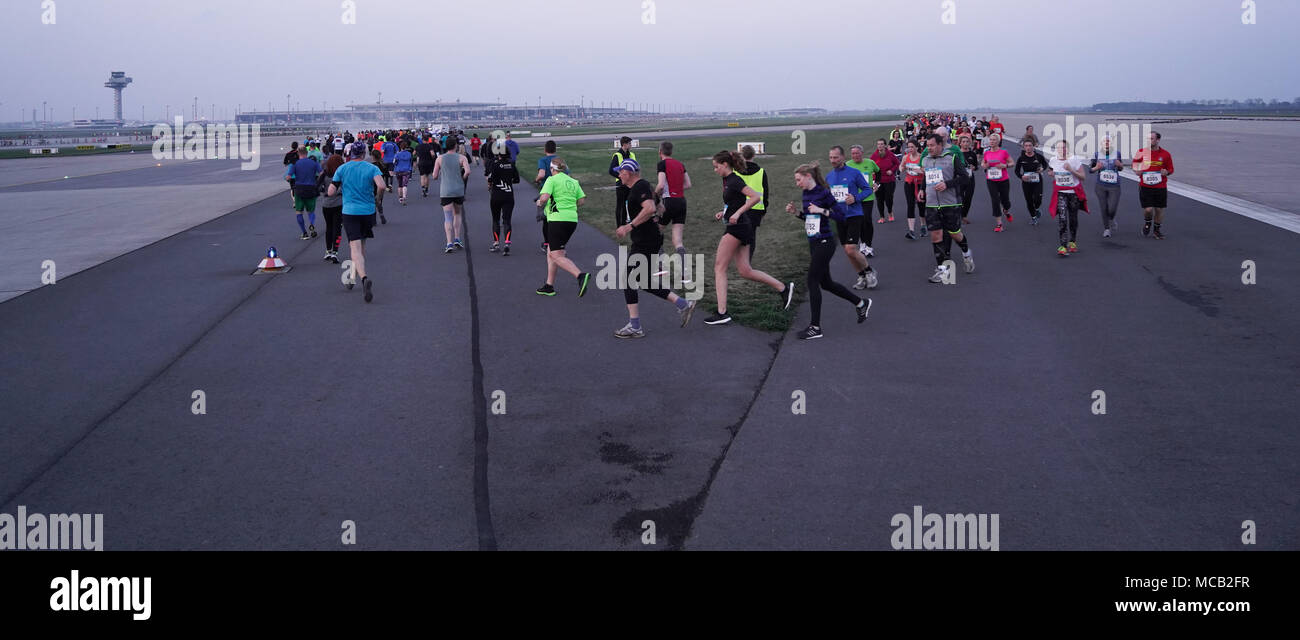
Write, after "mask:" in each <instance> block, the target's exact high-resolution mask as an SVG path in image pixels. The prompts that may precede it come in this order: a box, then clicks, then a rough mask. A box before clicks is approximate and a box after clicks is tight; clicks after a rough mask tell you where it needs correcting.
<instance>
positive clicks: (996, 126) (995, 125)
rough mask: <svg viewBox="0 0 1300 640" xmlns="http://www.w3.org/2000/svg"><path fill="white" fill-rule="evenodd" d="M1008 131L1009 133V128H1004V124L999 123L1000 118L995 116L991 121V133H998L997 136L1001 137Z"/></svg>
mask: <svg viewBox="0 0 1300 640" xmlns="http://www.w3.org/2000/svg"><path fill="white" fill-rule="evenodd" d="M1006 131H1007V128H1006V127H1004V126H1002V123H1001V122H998V117H997V116H993V117H992V118H990V119H989V132H991V133H996V134H998V135H999V136H1001V135H1003V134H1005V133H1006Z"/></svg>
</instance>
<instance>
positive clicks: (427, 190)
mask: <svg viewBox="0 0 1300 640" xmlns="http://www.w3.org/2000/svg"><path fill="white" fill-rule="evenodd" d="M423 191H424V197H426V198H427V197H429V189H428V188H425V189H423Z"/></svg>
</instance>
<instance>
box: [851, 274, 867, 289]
mask: <svg viewBox="0 0 1300 640" xmlns="http://www.w3.org/2000/svg"><path fill="white" fill-rule="evenodd" d="M853 288H854V289H858V290H859V291H860V290H862V289H866V288H867V276H865V275H860V276H858V281H857V282H854V283H853Z"/></svg>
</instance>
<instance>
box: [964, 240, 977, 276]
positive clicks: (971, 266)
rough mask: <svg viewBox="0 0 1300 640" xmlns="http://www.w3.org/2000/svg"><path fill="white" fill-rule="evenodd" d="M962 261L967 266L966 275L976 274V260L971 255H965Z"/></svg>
mask: <svg viewBox="0 0 1300 640" xmlns="http://www.w3.org/2000/svg"><path fill="white" fill-rule="evenodd" d="M967 246H970V245H967ZM961 261H962V262H963V263H965V265H966V273H975V258H974V256H971V255H969V254H968V255H963V256H962V257H961Z"/></svg>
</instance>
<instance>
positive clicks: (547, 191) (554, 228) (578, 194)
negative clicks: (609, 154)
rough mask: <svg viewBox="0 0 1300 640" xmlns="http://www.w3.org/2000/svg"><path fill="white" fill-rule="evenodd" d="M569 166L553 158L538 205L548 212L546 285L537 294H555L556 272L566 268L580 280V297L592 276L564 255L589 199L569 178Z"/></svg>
mask: <svg viewBox="0 0 1300 640" xmlns="http://www.w3.org/2000/svg"><path fill="white" fill-rule="evenodd" d="M568 169H569V166H568V165H567V164H565V162H564V160H561V159H560V158H558V157H557V158H552V159H551V177H549V178H547V179H546V184H545V185H543V186H542V191H541V194H540V195H539V196H538V198H537V206H538V207H542V208H544V209H545V211H546V246H547V251H546V284H544V285H542V286H541V287H539V288H538V289H537V295H540V296H554V295H555V272H556V271H557V270H558V269H563V270H564V271H566V272H568V273H569V274H570V275H572V276H573V277H575V278H577V279H578V297H579V298H581V297H582V295H583V294H585V293H587V284H588V283H589V282H590V281H591V274H590V273H583V272H581V271H579V270H578V265H576V264H573V261H572V260H570V259H569V258H567V257H566V256H565V246H566V245H568V243H569V238H571V237H573V232H574V231H577V230H578V206H579V205H581V204H582V202H583V201H584V200H586V198H587V194H586V193H584V192H583V190H582V185H580V184H578V181H577V180H574V179H573V178H571V177H569V174H568V173H567V171H568Z"/></svg>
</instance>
